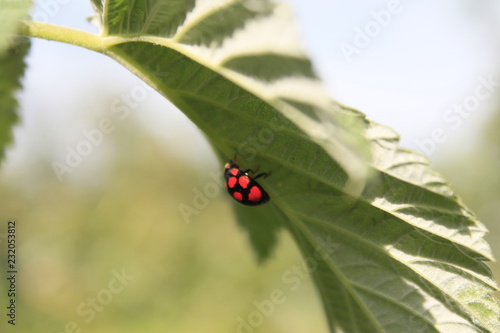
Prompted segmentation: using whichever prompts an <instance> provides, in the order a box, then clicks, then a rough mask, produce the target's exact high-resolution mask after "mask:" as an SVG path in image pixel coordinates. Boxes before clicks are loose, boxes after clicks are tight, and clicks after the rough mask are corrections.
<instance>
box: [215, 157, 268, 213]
mask: <svg viewBox="0 0 500 333" xmlns="http://www.w3.org/2000/svg"><path fill="white" fill-rule="evenodd" d="M248 171H251V170H245V171H243V170H241V169H240V167H239V166H238V165H237V164H236V163H234V162H233V161H229V162H227V163H226V165H224V177H225V178H226V188H227V191H228V192H229V194H230V195H231V197H233V199H234V200H236V201H238V202H239V203H241V204H243V205H246V206H258V205H262V204H263V203H266V202H268V201H269V199H270V197H269V194H267V192H266V191H264V189H263V188H262V186H260V185H259V183H257V182H256V181H255V179H257V178H259V177H262V176H267V174H266V173H261V174H259V175H257V176H255V178H252V177H250V176H249V175H248V173H247V172H248Z"/></svg>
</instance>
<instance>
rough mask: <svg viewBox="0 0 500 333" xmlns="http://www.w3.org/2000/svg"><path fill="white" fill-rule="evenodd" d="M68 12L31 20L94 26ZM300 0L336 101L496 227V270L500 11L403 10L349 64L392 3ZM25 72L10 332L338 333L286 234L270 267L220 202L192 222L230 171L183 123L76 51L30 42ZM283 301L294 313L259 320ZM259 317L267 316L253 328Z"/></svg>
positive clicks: (4, 212)
mask: <svg viewBox="0 0 500 333" xmlns="http://www.w3.org/2000/svg"><path fill="white" fill-rule="evenodd" d="M66 2H67V1H60V2H59V1H57V0H53V1H46V0H44V1H35V3H36V5H35V8H34V9H33V11H32V13H33V16H34V17H35V18H36V19H38V20H42V21H46V22H48V23H52V24H60V25H64V26H70V27H74V28H78V29H82V30H86V31H92V32H97V29H96V28H95V27H93V26H92V25H91V24H90V23H89V22H88V21H87V20H86V18H87V17H88V16H90V15H91V14H92V11H91V8H90V5H89V4H88V3H87V1H72V2H69V3H67V4H66ZM288 2H289V3H290V5H291V6H292V9H293V10H294V12H295V16H296V18H297V26H298V29H299V34H300V36H301V38H302V40H303V44H304V47H305V48H306V49H307V52H308V53H309V54H310V56H311V58H312V59H313V61H314V63H315V67H316V69H317V71H318V72H319V74H320V75H321V76H322V77H323V79H324V80H325V83H326V85H327V88H328V89H329V90H330V91H331V94H332V96H333V97H334V98H336V99H337V100H339V101H340V102H341V103H343V104H346V105H348V106H351V107H355V108H358V109H360V110H361V111H363V112H365V113H366V114H367V115H368V117H369V118H371V119H372V120H375V121H377V122H379V123H382V124H385V125H388V126H390V127H392V128H394V129H396V130H397V131H398V132H399V133H400V134H401V136H402V145H403V146H405V147H408V148H412V149H415V150H420V151H423V152H425V153H427V154H428V156H429V158H430V159H431V161H432V163H433V167H434V168H435V169H437V170H438V171H440V172H441V173H442V174H443V175H444V176H445V178H447V179H449V180H450V181H451V182H452V185H453V187H454V188H455V189H456V190H457V192H458V193H459V194H460V195H461V197H462V198H463V199H464V201H465V203H466V204H467V205H469V206H470V207H471V208H472V209H473V210H474V211H475V212H476V213H477V214H478V215H479V217H480V218H481V219H482V221H483V222H484V223H485V224H486V225H487V226H488V228H489V229H490V231H491V233H490V235H489V236H488V239H489V241H490V243H491V245H492V248H493V250H494V253H495V255H496V257H497V258H500V244H499V242H498V239H499V237H500V226H499V223H498V221H497V220H498V219H497V217H498V216H499V215H500V176H499V173H498V170H499V169H500V133H499V129H500V60H499V59H500V38H499V37H498V34H497V33H496V32H497V31H500V29H499V28H500V4H499V3H498V2H496V1H487V0H482V1H467V0H461V1H457V0H443V1H439V2H433V1H431V0H424V1H418V2H417V1H410V0H401V1H399V6H400V7H399V8H400V9H401V10H400V11H399V13H398V14H395V15H392V16H391V17H390V18H389V19H388V21H386V22H387V24H386V26H384V27H382V29H380V31H379V32H377V33H374V34H373V37H370V39H369V42H368V43H367V44H366V45H364V46H363V47H361V48H358V50H359V52H358V53H356V54H354V55H352V56H350V57H346V55H345V53H344V52H343V51H342V46H345V45H347V44H350V45H355V38H356V34H357V31H358V30H357V29H360V30H363V29H365V28H366V27H367V25H369V24H371V22H373V21H374V20H375V16H376V14H374V13H380V11H381V10H385V9H387V8H388V6H389V3H390V2H391V1H374V0H369V1H368V0H363V1H356V2H347V1H332V0H328V1H326V0H324V1H320V0H317V1H314V2H311V1H304V0H290V1H288ZM374 15H375V16H374ZM28 65H29V67H28V70H27V72H26V75H25V77H24V80H23V85H24V89H23V91H21V92H19V94H18V96H19V99H20V110H19V112H20V115H21V122H20V123H19V125H18V126H16V128H15V130H14V137H15V143H14V144H13V145H12V146H11V147H10V149H9V151H8V153H7V157H6V160H5V161H4V162H3V165H2V169H1V171H0V197H1V200H0V217H1V221H3V222H0V228H1V229H0V237H3V238H2V239H4V238H5V235H6V229H7V226H6V221H7V220H8V219H15V220H17V221H18V251H19V254H18V262H19V271H20V273H19V279H20V281H19V283H20V284H19V287H18V288H19V296H18V298H17V300H18V317H17V320H18V325H17V326H16V328H15V329H12V328H11V327H6V326H5V327H6V328H5V329H4V326H0V328H2V330H1V331H2V332H4V331H5V332H9V331H10V330H11V331H13V332H14V331H15V332H64V331H65V330H68V328H71V329H74V327H77V328H79V329H81V330H82V332H97V333H98V332H137V331H141V332H158V331H160V330H162V331H167V332H190V333H192V332H228V333H229V332H318V333H321V332H327V325H326V321H325V319H324V315H323V312H322V308H321V304H320V302H319V298H318V295H317V294H316V291H315V289H314V287H313V285H312V283H311V281H310V280H309V279H308V278H307V277H305V278H303V279H302V278H301V279H300V283H299V287H298V288H297V289H296V290H290V288H289V286H287V285H286V283H285V282H284V280H283V275H284V274H289V273H290V272H292V271H293V268H294V267H297V266H296V265H300V264H301V263H302V259H301V257H300V255H299V253H298V251H297V249H296V247H295V245H294V244H293V242H292V241H291V239H290V237H289V236H288V235H287V234H286V233H282V234H281V235H280V242H279V244H278V247H277V248H276V251H275V252H274V254H273V256H272V258H271V259H270V260H268V261H267V262H265V263H264V264H262V265H259V264H258V263H257V261H256V259H255V256H254V255H253V253H252V251H251V248H250V246H249V242H248V240H247V237H246V235H245V234H244V232H243V231H242V230H241V229H240V228H239V227H238V226H237V224H236V221H235V219H234V216H233V214H232V211H231V204H230V200H229V198H228V197H227V195H225V193H224V192H223V191H220V192H219V193H218V194H217V195H211V196H210V197H209V198H207V200H206V202H204V203H203V206H204V207H203V208H202V209H198V212H197V213H196V214H192V215H190V216H189V218H186V217H185V216H183V215H182V214H181V211H180V207H181V206H182V205H189V206H191V207H193V206H194V204H195V203H193V200H196V193H197V191H201V192H202V193H203V192H204V190H205V188H206V186H213V184H216V183H217V182H216V181H215V180H214V176H213V175H214V174H216V175H217V174H220V177H222V173H221V165H220V162H219V161H217V160H216V158H215V156H214V154H213V151H212V150H211V148H210V147H209V146H208V144H207V143H206V141H205V139H204V137H203V135H202V134H201V133H200V132H199V131H198V130H197V128H196V127H195V126H194V125H193V124H191V123H190V122H189V121H188V120H187V119H186V118H185V117H184V116H183V115H182V113H181V112H180V111H178V110H177V109H176V108H175V107H173V106H172V105H171V104H170V103H169V102H168V101H166V100H165V99H164V98H163V97H161V96H159V95H158V94H157V93H156V92H154V91H151V90H147V89H145V88H144V86H143V84H142V83H141V81H140V80H138V79H137V78H136V77H134V76H133V75H132V74H130V73H128V72H127V71H126V70H125V69H124V68H122V67H121V66H120V65H118V64H116V63H114V62H113V61H112V60H110V59H107V58H106V57H104V56H102V55H99V54H95V53H92V52H90V51H87V50H84V49H81V48H78V47H73V46H69V45H63V44H60V43H56V42H48V41H42V40H34V41H33V45H32V49H31V52H30V55H29V57H28ZM481 78H483V79H488V78H491V80H493V81H494V82H499V84H498V85H496V86H495V84H493V88H492V89H491V94H490V95H488V97H487V98H484V99H481V100H480V103H479V104H478V105H477V106H476V107H474V108H473V110H472V111H470V112H467V115H466V116H461V117H460V124H459V125H457V126H455V125H454V124H455V123H451V122H450V121H447V120H446V118H445V115H446V114H448V115H450V114H451V113H450V112H451V111H450V110H452V109H453V107H454V105H456V104H458V105H460V104H463V103H464V101H465V100H467V98H468V97H470V96H474V94H475V91H476V89H477V87H478V86H479V85H481V82H482V81H481ZM134 96H135V97H134ZM130 98H131V99H130ZM127 100H129V101H131V102H130V103H129V104H126V102H124V101H127ZM124 105H126V106H127V107H126V110H127V112H126V113H124V112H116V111H117V106H121V107H123V106H124ZM122 110H124V109H122ZM464 114H465V113H464ZM453 115H455V116H456V114H453ZM104 118H107V119H110V120H111V122H112V124H113V130H112V131H111V132H110V133H106V134H104V135H103V137H102V140H101V142H100V143H99V144H97V145H93V146H92V148H91V151H90V153H89V154H88V156H85V157H84V158H83V159H82V161H81V162H80V163H78V165H77V166H76V167H75V168H73V170H72V172H71V173H64V174H63V175H62V177H61V179H59V177H57V175H56V173H55V172H54V169H53V165H52V164H53V163H54V162H61V163H63V162H64V159H65V157H66V154H67V151H68V149H76V147H77V146H78V145H79V144H81V142H82V140H85V134H84V133H85V132H86V131H89V130H92V129H95V128H98V127H99V123H100V122H101V121H102V119H104ZM436 130H438V131H439V132H440V133H442V134H441V135H440V136H439V137H440V138H444V139H440V140H439V141H440V142H437V141H436V140H434V139H432V138H433V133H434V132H435V131H436ZM429 140H433V141H432V143H429ZM68 147H69V148H68ZM422 147H423V148H422ZM220 180H221V179H220ZM209 184H212V185H209ZM3 254H4V252H3V251H2V255H3ZM1 259H2V261H3V262H5V258H4V257H2V258H1ZM2 265H4V264H3V263H2ZM2 267H3V266H2ZM491 267H492V269H493V271H494V272H495V274H496V276H497V278H498V277H500V269H499V265H498V264H493V265H492V266H491ZM117 276H121V277H122V280H118V279H117ZM127 277H128V278H127ZM4 286H5V281H4V280H3V279H2V281H1V282H0V287H1V290H4V288H3V287H4ZM276 290H281V291H283V292H284V298H285V299H286V301H284V302H282V303H280V304H276V305H275V306H274V309H272V311H271V310H270V311H269V312H270V313H267V314H266V311H265V310H259V307H261V306H263V305H262V304H268V303H266V301H268V300H269V299H270V298H271V294H272V293H273V291H276ZM4 296H5V295H4V294H3V292H2V296H1V297H0V300H2V299H4ZM1 306H2V308H3V305H1ZM259 311H260V313H261V317H262V318H263V320H262V322H261V323H259V324H258V325H253V326H248V323H249V322H252V320H253V323H256V320H257V319H258V315H255V312H259ZM268 314H269V315H268ZM2 316H3V315H2ZM252 316H253V317H252ZM242 322H244V323H246V324H242ZM257 322H258V321H257ZM0 325H4V322H3V321H2V323H1V324H0ZM243 326H246V328H244V327H243ZM254 326H255V327H254Z"/></svg>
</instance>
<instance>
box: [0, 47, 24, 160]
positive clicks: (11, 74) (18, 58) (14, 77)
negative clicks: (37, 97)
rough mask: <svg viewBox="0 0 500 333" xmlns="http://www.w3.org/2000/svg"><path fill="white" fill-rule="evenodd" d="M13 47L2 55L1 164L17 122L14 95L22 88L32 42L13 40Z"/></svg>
mask: <svg viewBox="0 0 500 333" xmlns="http://www.w3.org/2000/svg"><path fill="white" fill-rule="evenodd" d="M10 46H11V47H10V48H9V49H8V50H6V51H5V52H3V53H1V54H0V162H1V161H2V159H3V157H4V154H5V149H6V147H7V145H8V144H9V142H10V141H11V139H12V138H11V136H12V127H13V126H14V125H15V124H16V122H17V118H18V117H17V113H16V109H17V100H16V98H15V96H14V93H15V92H16V91H17V89H19V88H20V87H21V83H20V79H21V77H22V76H23V74H24V69H25V67H26V64H25V62H24V58H25V56H26V54H27V53H28V50H29V47H30V42H29V40H28V39H27V38H16V39H12V40H11V45H10Z"/></svg>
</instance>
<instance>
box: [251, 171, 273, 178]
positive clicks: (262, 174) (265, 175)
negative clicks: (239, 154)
mask: <svg viewBox="0 0 500 333" xmlns="http://www.w3.org/2000/svg"><path fill="white" fill-rule="evenodd" d="M270 174H271V173H270V172H263V173H259V174H258V175H257V176H255V177H253V179H257V178H260V177H264V178H267V176H269V175H270Z"/></svg>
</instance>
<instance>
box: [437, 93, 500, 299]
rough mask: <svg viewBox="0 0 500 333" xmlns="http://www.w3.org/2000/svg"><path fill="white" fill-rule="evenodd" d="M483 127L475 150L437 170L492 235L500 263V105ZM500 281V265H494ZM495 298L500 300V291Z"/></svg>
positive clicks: (455, 156) (446, 160)
mask: <svg viewBox="0 0 500 333" xmlns="http://www.w3.org/2000/svg"><path fill="white" fill-rule="evenodd" d="M497 104H498V105H497V107H496V110H495V111H493V112H492V114H491V118H490V119H488V121H486V122H485V123H484V125H483V128H482V131H481V133H480V135H479V137H478V138H469V139H471V140H473V142H475V144H474V146H473V147H472V149H468V150H462V149H461V148H459V149H457V150H455V151H454V152H453V153H449V154H448V155H447V156H443V157H442V158H441V159H440V162H439V163H438V165H437V169H438V170H440V171H442V173H443V174H444V175H445V176H446V177H447V178H448V179H449V180H450V182H451V183H452V185H453V187H454V188H455V189H456V190H457V193H458V194H459V195H460V196H461V197H462V198H463V200H464V201H465V202H466V203H467V205H468V206H469V207H470V208H471V209H472V210H473V211H474V212H475V213H476V214H477V215H478V216H479V218H480V220H481V221H482V222H483V223H484V224H485V225H486V227H487V228H488V230H489V231H490V233H489V235H488V236H487V237H486V239H487V241H488V243H489V244H490V245H491V248H492V251H493V254H494V256H495V258H496V260H497V261H498V260H500V243H499V242H498V240H499V239H500V131H499V128H500V102H497ZM490 267H491V268H492V270H493V273H494V276H495V278H496V280H497V281H499V279H500V265H499V264H498V262H496V263H491V264H490ZM495 295H496V296H497V297H498V298H500V291H497V292H496V293H495Z"/></svg>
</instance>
